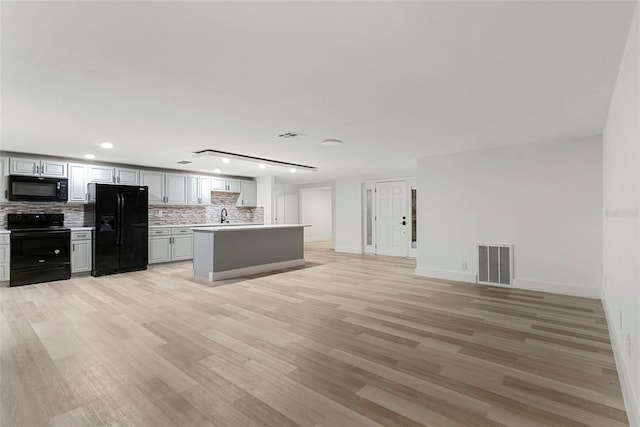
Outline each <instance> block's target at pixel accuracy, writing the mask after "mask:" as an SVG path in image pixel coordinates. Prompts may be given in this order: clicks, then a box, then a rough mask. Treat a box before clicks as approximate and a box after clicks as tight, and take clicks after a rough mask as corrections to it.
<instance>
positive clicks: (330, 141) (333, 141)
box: [321, 138, 342, 145]
mask: <svg viewBox="0 0 640 427" xmlns="http://www.w3.org/2000/svg"><path fill="white" fill-rule="evenodd" d="M321 144H322V145H340V144H342V140H340V139H334V138H329V139H325V140H323V141H322V142H321Z"/></svg>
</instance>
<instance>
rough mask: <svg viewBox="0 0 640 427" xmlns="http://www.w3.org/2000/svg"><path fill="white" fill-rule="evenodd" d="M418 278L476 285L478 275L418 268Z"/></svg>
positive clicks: (416, 271)
mask: <svg viewBox="0 0 640 427" xmlns="http://www.w3.org/2000/svg"><path fill="white" fill-rule="evenodd" d="M415 273H416V276H422V277H431V278H433V279H442V280H453V281H456V282H467V283H474V284H475V283H476V275H475V274H473V273H463V272H461V271H450V270H435V269H432V268H425V267H416V270H415Z"/></svg>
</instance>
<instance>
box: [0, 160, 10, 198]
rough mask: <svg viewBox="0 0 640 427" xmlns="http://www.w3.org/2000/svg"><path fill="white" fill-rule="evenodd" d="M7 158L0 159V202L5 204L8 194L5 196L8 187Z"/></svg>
mask: <svg viewBox="0 0 640 427" xmlns="http://www.w3.org/2000/svg"><path fill="white" fill-rule="evenodd" d="M8 176H9V158H8V157H0V202H6V201H8V200H9V194H7V193H8V192H7V190H8V185H9V178H8Z"/></svg>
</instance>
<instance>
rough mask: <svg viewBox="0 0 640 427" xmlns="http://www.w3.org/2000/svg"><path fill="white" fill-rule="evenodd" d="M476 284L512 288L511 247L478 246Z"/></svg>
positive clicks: (480, 244)
mask: <svg viewBox="0 0 640 427" xmlns="http://www.w3.org/2000/svg"><path fill="white" fill-rule="evenodd" d="M477 255H478V272H477V280H478V283H480V284H483V285H497V286H513V245H500V244H486V243H479V244H478V251H477Z"/></svg>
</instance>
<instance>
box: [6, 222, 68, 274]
mask: <svg viewBox="0 0 640 427" xmlns="http://www.w3.org/2000/svg"><path fill="white" fill-rule="evenodd" d="M70 247H71V243H70V232H69V230H46V231H45V230H42V231H40V230H39V231H20V230H14V231H12V232H11V270H14V269H20V268H37V267H41V268H52V267H60V266H65V265H66V266H68V267H70V265H71V255H70V254H71V251H70Z"/></svg>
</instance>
